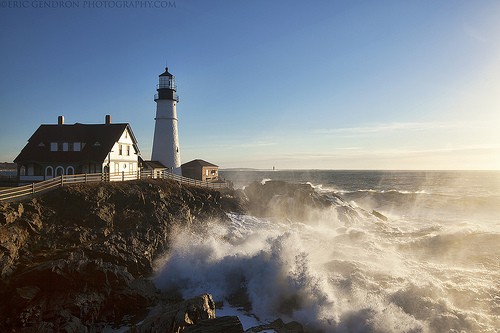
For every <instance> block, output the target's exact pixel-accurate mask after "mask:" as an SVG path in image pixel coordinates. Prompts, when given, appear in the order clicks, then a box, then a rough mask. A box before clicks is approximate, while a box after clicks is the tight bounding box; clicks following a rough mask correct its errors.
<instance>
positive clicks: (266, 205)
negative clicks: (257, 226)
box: [242, 181, 369, 224]
mask: <svg viewBox="0 0 500 333" xmlns="http://www.w3.org/2000/svg"><path fill="white" fill-rule="evenodd" d="M242 196H243V198H245V200H246V202H245V203H246V205H245V207H246V208H247V209H248V211H249V212H250V213H251V214H253V215H256V216H265V217H273V218H278V219H285V220H293V221H302V222H304V221H317V220H319V219H321V216H322V214H323V213H324V212H325V210H330V209H331V210H334V211H335V212H336V214H337V218H338V219H339V220H340V221H342V222H344V223H347V224H349V223H353V222H355V220H356V219H357V218H359V214H360V213H362V214H364V215H369V213H368V212H365V211H363V210H362V209H356V208H355V207H352V206H351V205H350V204H349V202H347V201H345V200H344V199H343V198H342V197H340V196H338V195H337V194H335V193H320V192H317V191H316V190H315V189H314V188H313V187H312V186H311V185H310V184H292V183H287V182H284V181H268V182H265V183H264V184H262V183H259V182H254V183H252V184H250V185H249V186H247V187H245V189H244V190H243V191H242Z"/></svg>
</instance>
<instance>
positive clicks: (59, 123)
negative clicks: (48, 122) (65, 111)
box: [57, 116, 64, 125]
mask: <svg viewBox="0 0 500 333" xmlns="http://www.w3.org/2000/svg"><path fill="white" fill-rule="evenodd" d="M57 125H64V116H59V117H57Z"/></svg>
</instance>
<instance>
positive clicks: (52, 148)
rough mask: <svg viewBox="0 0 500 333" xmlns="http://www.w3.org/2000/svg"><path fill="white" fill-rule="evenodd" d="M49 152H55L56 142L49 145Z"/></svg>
mask: <svg viewBox="0 0 500 333" xmlns="http://www.w3.org/2000/svg"><path fill="white" fill-rule="evenodd" d="M50 151H57V142H51V143H50Z"/></svg>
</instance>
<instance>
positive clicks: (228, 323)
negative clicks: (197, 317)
mask: <svg viewBox="0 0 500 333" xmlns="http://www.w3.org/2000/svg"><path fill="white" fill-rule="evenodd" d="M184 332H185V333H243V325H241V322H240V320H239V318H238V317H236V316H225V317H219V318H215V319H206V320H201V321H199V322H198V323H197V324H196V325H193V326H189V327H187V328H186V329H185V330H184Z"/></svg>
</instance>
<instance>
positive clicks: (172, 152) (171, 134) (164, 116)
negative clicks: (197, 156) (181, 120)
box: [151, 67, 181, 175]
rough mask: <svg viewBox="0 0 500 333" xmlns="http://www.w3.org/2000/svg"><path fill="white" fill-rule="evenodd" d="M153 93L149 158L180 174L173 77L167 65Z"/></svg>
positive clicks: (175, 95)
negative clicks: (153, 110) (153, 125)
mask: <svg viewBox="0 0 500 333" xmlns="http://www.w3.org/2000/svg"><path fill="white" fill-rule="evenodd" d="M156 91H157V93H156V94H155V98H154V100H155V102H156V118H155V132H154V138H153V150H152V153H151V160H152V161H158V162H160V163H161V164H163V165H164V166H165V167H166V168H167V170H168V171H169V172H172V173H175V174H177V175H181V156H180V151H179V131H178V128H177V122H178V120H177V109H176V107H177V103H178V102H179V97H178V96H177V94H176V91H177V87H176V85H175V78H174V76H173V75H172V74H170V73H169V71H168V67H167V68H165V72H164V73H162V74H160V75H159V82H158V85H157V89H156Z"/></svg>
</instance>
